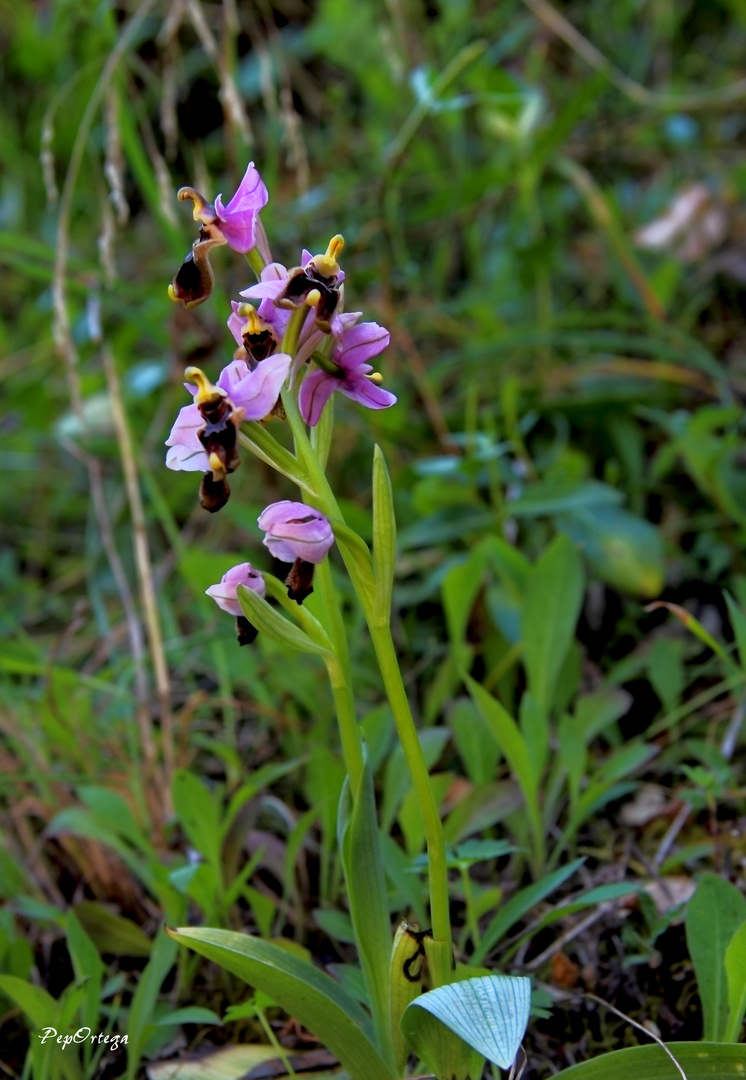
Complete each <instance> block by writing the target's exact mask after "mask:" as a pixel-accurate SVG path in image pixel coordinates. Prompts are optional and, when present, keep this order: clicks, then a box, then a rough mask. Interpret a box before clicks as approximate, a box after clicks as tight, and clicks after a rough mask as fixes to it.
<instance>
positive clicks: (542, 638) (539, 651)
mask: <svg viewBox="0 0 746 1080" xmlns="http://www.w3.org/2000/svg"><path fill="white" fill-rule="evenodd" d="M582 600H583V568H582V565H581V562H580V556H579V555H578V553H577V551H576V549H575V545H574V544H573V543H572V541H571V540H569V539H568V537H566V536H557V537H555V539H554V540H553V541H552V543H551V544H550V545H549V547H548V548H547V549H546V551H545V552H544V554H543V555H542V556H541V558H540V559H539V561H538V563H537V564H536V566H535V567H534V568H533V570H532V572H531V576H530V578H529V581H528V587H527V589H526V598H525V601H524V605H523V612H522V615H521V629H522V632H523V655H524V662H525V665H526V672H527V674H528V684H529V689H530V690H531V693H532V694H533V696H534V697H535V698H536V701H537V702H538V703H539V705H540V706H541V707H542V708H543V709H544V710H545V711H546V712H549V710H550V709H551V707H552V698H553V694H554V688H555V685H556V683H557V678H558V677H559V673H560V671H561V669H562V664H563V662H564V659H565V656H566V655H567V650H568V649H569V647H570V642H571V641H572V639H573V635H574V632H575V623H576V622H577V619H578V615H579V614H580V605H581V603H582Z"/></svg>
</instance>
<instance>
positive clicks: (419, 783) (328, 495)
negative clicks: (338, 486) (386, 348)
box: [282, 343, 453, 986]
mask: <svg viewBox="0 0 746 1080" xmlns="http://www.w3.org/2000/svg"><path fill="white" fill-rule="evenodd" d="M283 344H284V343H283ZM282 400H283V405H284V406H285V413H286V415H287V419H288V423H289V424H290V426H291V430H292V432H293V438H294V440H295V447H296V453H297V455H298V458H299V459H300V461H301V462H302V463H303V465H304V467H305V468H306V470H307V471H308V475H309V478H310V480H311V484H312V486H313V487H314V489H315V490H316V492H317V498H316V500H315V501H316V502H317V504H318V508H319V509H320V510H321V511H322V512H323V513H325V514H326V515H327V516H328V517H330V518H336V519H338V520H339V521H341V522H342V523H343V524H344V518H343V517H342V514H341V512H340V509H339V506H338V505H337V500H336V499H335V497H334V494H333V492H332V490H331V488H330V486H329V482H328V480H327V478H326V475H325V473H324V470H323V469H322V468H321V465H320V464H319V461H318V459H317V457H316V454H315V453H314V450H313V447H312V446H311V443H310V441H309V438H308V435H307V433H306V428H305V424H304V423H303V418H302V417H301V415H300V413H299V411H298V405H297V401H296V396H295V394H293V393H290V392H288V391H284V392H283V399H282ZM345 547H346V545H344V546H343V545H341V544H340V551H341V553H342V558H343V559H344V561H345V565H346V567H347V572H348V574H349V575H350V579H351V581H352V584H353V585H354V587H355V592H356V593H357V596H358V599H359V601H360V604H361V606H362V608H363V611H364V613H365V618H366V621H367V623H368V629H369V631H370V636H371V639H372V641H373V647H374V649H375V651H376V657H377V659H378V665H379V668H380V670H381V675H382V677H383V683H384V687H385V689H386V695H387V697H388V699H389V704H390V705H391V711H392V713H393V715H394V722H395V724H396V729H397V732H398V734H399V739H400V741H401V744H402V750H403V752H404V757H405V760H406V762H407V767H408V769H409V773H410V776H411V779H412V784H413V786H414V789H415V792H416V795H417V801H418V804H419V807H420V813H421V814H422V823H423V827H424V830H425V837H426V840H427V850H428V859H429V863H428V872H429V879H430V917H431V920H432V929H433V946H432V949H431V950H429V958H430V966H431V975H432V979H433V984H434V985H435V986H440V985H443V984H445V983H448V982H450V980H451V972H452V968H453V944H452V938H451V919H450V913H449V904H448V868H447V864H446V846H445V836H444V833H443V823H442V821H441V819H440V809H439V807H438V804H437V801H436V799H435V796H434V794H433V790H432V787H431V785H430V774H429V772H428V769H427V763H426V762H425V757H424V754H423V753H422V747H421V746H420V740H419V737H418V735H417V728H416V726H415V722H414V717H413V716H412V710H411V709H410V706H409V699H408V698H407V692H406V689H405V687H404V682H403V680H402V676H401V671H400V669H399V662H398V659H397V656H396V649H395V647H394V642H393V638H392V636H391V627H390V625H389V613H386V616H385V618H377V617H376V616H375V613H374V606H373V597H372V596H371V593H370V588H369V586H368V584H367V582H366V581H365V580H364V579H363V576H362V575H361V572H360V569H359V567H358V565H357V563H356V561H355V560H354V559H353V558H352V557H351V555H350V554H349V552H347V551H346V550H345Z"/></svg>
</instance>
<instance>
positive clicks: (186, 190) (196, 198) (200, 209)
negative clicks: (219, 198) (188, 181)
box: [176, 187, 214, 224]
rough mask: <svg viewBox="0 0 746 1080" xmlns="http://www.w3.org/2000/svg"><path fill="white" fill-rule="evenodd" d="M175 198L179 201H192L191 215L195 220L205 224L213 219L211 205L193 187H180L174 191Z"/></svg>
mask: <svg viewBox="0 0 746 1080" xmlns="http://www.w3.org/2000/svg"><path fill="white" fill-rule="evenodd" d="M176 198H177V199H178V200H179V201H180V202H186V201H187V200H190V201H191V202H192V203H193V206H192V217H193V218H194V220H195V221H200V222H202V223H203V224H207V223H209V222H210V221H212V220H214V214H213V213H211V211H212V209H213V208H212V207H211V206H210V205H209V204H208V203H207V200H206V199H205V197H204V195H200V193H199V192H198V191H196V190H195V189H194V188H193V187H182V188H179V190H178V191H177V192H176Z"/></svg>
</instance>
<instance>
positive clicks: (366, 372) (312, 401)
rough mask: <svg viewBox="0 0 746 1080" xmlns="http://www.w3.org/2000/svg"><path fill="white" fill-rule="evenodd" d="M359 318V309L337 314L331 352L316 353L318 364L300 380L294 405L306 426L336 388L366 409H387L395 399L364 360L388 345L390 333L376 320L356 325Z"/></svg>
mask: <svg viewBox="0 0 746 1080" xmlns="http://www.w3.org/2000/svg"><path fill="white" fill-rule="evenodd" d="M359 318H360V313H359V312H349V313H348V314H345V315H340V316H339V317H338V319H337V322H338V324H339V325H340V326H341V333H340V334H339V336H338V337H337V336H336V335H335V345H334V348H333V349H332V352H331V355H330V356H329V357H328V358H327V357H323V356H319V357H318V363H319V368H318V369H316V370H314V371H310V372H309V373H308V374H307V375H306V377H305V379H304V380H303V383H302V384H301V388H300V393H299V395H298V407H299V408H300V412H301V416H302V417H303V419H304V420H305V421H306V423H307V424H308V425H309V426H310V427H315V425H316V424H318V422H319V420H320V419H321V414H322V412H323V410H324V406H325V405H326V403H327V401H328V400H329V398H330V397H331V396H332V394H333V393H335V391H337V390H338V391H339V392H340V393H341V394H344V395H345V397H348V398H351V399H352V401H356V402H357V403H358V405H364V406H365V408H366V409H388V408H389V407H390V406H391V405H394V404H395V403H396V397H395V395H394V394H392V393H391V392H390V391H389V390H384V388H383V387H382V386H380V385H379V382H380V379H381V376H380V375H379V374H378V372H373V368H372V367H371V365H370V364H369V363H368V361H369V360H372V359H373V357H374V356H378V354H379V353H382V352H383V350H384V349H385V348H386V347H387V346H388V343H389V341H390V338H391V335H390V334H389V332H388V330H386V329H385V328H384V327H383V326H379V325H378V323H374V322H366V323H360V324H359V325H357V326H356V325H355V323H356V322H357V320H358V319H359ZM315 358H316V357H315V354H314V357H313V359H315Z"/></svg>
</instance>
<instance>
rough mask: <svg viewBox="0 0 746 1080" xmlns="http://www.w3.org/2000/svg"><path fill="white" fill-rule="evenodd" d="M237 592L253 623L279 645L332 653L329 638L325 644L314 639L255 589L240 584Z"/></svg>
mask: <svg viewBox="0 0 746 1080" xmlns="http://www.w3.org/2000/svg"><path fill="white" fill-rule="evenodd" d="M236 593H237V596H238V602H239V604H240V605H241V610H242V611H243V613H244V615H245V616H246V618H247V619H248V620H249V622H250V623H251V625H252V626H255V627H256V629H257V630H259V631H260V633H262V634H266V635H267V637H268V638H271V640H272V641H276V642H277V643H278V645H284V646H285V647H286V648H288V649H293V650H295V651H296V652H306V653H314V654H315V655H316V656H323V657H328V656H331V655H332V651H331V645H330V643H329V639H328V638H326V641H325V642H324V643H323V644H321V643H319V642H318V641H314V640H312V639H311V638H310V637H309V636H308V634H307V633H304V632H303V630H301V629H300V627H298V626H295V625H294V624H293V623H291V622H290V620H289V619H286V618H285V616H284V615H280V613H279V612H278V611H275V609H274V608H272V607H270V606H269V604H268V603H267V601H266V600H265V599H264V597H262V596H259V595H258V594H257V593H255V592H254V590H253V589H247V588H246V586H245V585H239V586H238V588H237V589H236ZM322 633H323V631H322ZM324 637H326V635H324ZM322 640H323V639H322Z"/></svg>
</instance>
